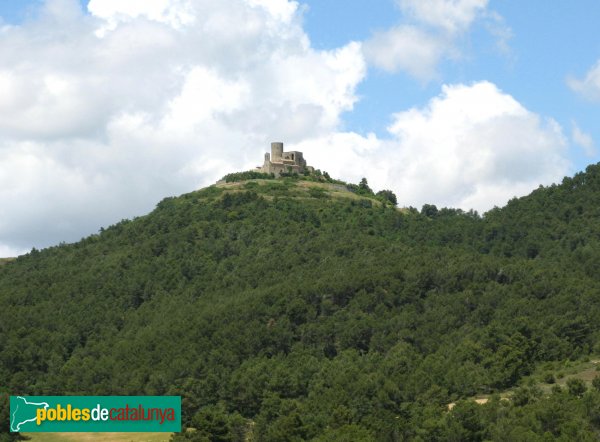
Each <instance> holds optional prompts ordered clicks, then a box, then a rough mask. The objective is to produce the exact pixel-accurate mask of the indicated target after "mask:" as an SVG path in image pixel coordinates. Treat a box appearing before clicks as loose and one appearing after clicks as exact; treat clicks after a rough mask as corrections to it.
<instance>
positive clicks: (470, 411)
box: [0, 165, 600, 441]
mask: <svg viewBox="0 0 600 442" xmlns="http://www.w3.org/2000/svg"><path fill="white" fill-rule="evenodd" d="M364 185H366V181H365V182H364ZM340 186H341V185H340V184H319V183H310V182H306V181H299V180H298V179H297V178H294V177H286V178H284V179H277V180H253V181H246V182H237V183H230V184H227V185H223V186H211V187H209V188H206V189H203V190H200V191H197V192H192V193H189V194H186V195H183V196H181V197H177V198H167V199H165V200H163V201H161V202H160V203H159V204H158V206H157V207H156V209H155V210H154V211H153V212H152V213H150V214H149V215H147V216H144V217H140V218H137V219H134V220H132V221H122V222H120V223H118V224H116V225H114V226H111V227H109V228H107V229H105V230H104V229H103V230H102V231H101V232H100V233H99V234H96V235H92V236H90V237H88V238H86V239H83V240H82V241H80V242H78V243H75V244H69V245H60V246H57V247H53V248H49V249H45V250H41V251H37V250H33V251H32V252H31V253H29V254H27V255H25V256H21V257H18V258H17V259H16V260H14V261H11V262H8V263H5V264H4V265H2V266H0V380H1V382H0V392H6V393H10V394H95V395H110V394H122V395H134V394H148V395H163V394H175V395H181V396H182V397H183V413H184V425H185V426H188V427H192V428H195V429H196V431H193V432H186V433H183V434H181V435H176V436H174V439H175V440H215V441H226V440H231V441H243V440H255V441H287V440H289V441H297V440H317V441H350V440H352V441H370V440H377V441H400V440H439V441H445V440H448V441H450V440H452V441H467V440H473V441H477V440H498V441H519V440H522V441H535V440H540V441H541V440H544V441H545V440H554V439H556V440H597V439H598V438H599V437H600V385H599V384H600V381H598V382H594V386H586V385H585V384H580V385H575V384H576V382H571V383H570V385H569V388H560V387H555V388H554V389H553V390H552V392H551V393H544V392H543V391H542V390H540V389H539V388H538V387H537V386H535V385H533V384H530V383H527V382H523V381H522V380H523V378H524V377H529V379H531V376H530V375H531V374H532V373H534V372H535V373H537V372H539V370H541V369H543V367H555V366H557V365H560V364H563V363H564V361H568V360H576V359H581V358H585V357H586V356H587V357H590V355H594V354H598V353H600V165H594V166H590V167H588V169H587V170H586V172H585V173H580V174H578V175H576V176H575V177H573V178H565V179H564V181H563V183H562V184H560V185H553V186H551V187H547V188H539V189H538V190H536V191H534V192H533V193H532V194H531V195H529V196H527V197H524V198H520V199H514V200H512V201H510V202H509V203H508V205H507V206H506V207H504V208H498V209H494V210H492V211H490V212H488V213H487V214H485V216H483V217H480V216H479V215H478V214H476V213H473V212H469V213H464V212H462V211H460V210H454V209H445V208H437V207H435V206H431V205H426V206H424V207H423V208H422V209H421V210H416V209H412V208H409V209H403V210H399V209H398V208H396V207H394V206H393V205H392V204H390V203H387V202H386V200H385V198H381V197H380V198H375V196H374V195H372V194H369V192H361V188H360V186H353V187H352V186H351V190H353V191H354V192H355V193H352V192H345V191H341V190H340ZM363 187H364V186H363ZM380 196H381V195H380ZM398 200H399V202H400V205H401V204H402V195H401V194H400V195H398ZM599 374H600V373H599ZM547 375H548V379H547V380H548V382H550V379H549V376H550V375H552V373H548V374H547ZM515 386H519V388H517V390H515V391H516V392H515V394H514V397H513V399H510V400H500V398H499V396H492V400H491V401H490V402H488V403H487V404H485V405H477V404H475V403H474V402H471V401H459V400H460V399H466V398H469V397H472V396H474V395H477V394H492V393H495V392H500V391H504V390H506V389H507V388H510V387H515ZM586 390H587V391H586ZM454 401H458V404H457V405H456V406H455V407H454V408H453V409H452V410H451V411H448V404H449V403H450V402H454ZM6 407H7V404H6V402H5V401H3V402H2V403H1V404H0V419H1V421H0V428H2V429H4V430H5V429H6V426H7V422H8V420H7V418H5V417H6V415H7V410H6ZM1 437H2V436H0V438H1Z"/></svg>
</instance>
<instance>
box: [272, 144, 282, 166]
mask: <svg viewBox="0 0 600 442" xmlns="http://www.w3.org/2000/svg"><path fill="white" fill-rule="evenodd" d="M282 156H283V143H281V142H274V143H271V161H272V162H274V163H275V162H281V157H282Z"/></svg>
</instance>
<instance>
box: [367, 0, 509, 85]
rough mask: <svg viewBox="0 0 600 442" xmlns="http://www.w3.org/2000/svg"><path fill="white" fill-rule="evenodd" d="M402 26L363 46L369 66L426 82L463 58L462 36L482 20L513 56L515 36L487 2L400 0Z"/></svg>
mask: <svg viewBox="0 0 600 442" xmlns="http://www.w3.org/2000/svg"><path fill="white" fill-rule="evenodd" d="M397 4H398V6H399V7H400V10H401V11H402V19H401V21H400V22H399V24H398V25H396V26H394V27H392V28H390V29H387V30H384V31H377V32H374V33H373V35H372V36H371V37H370V38H369V39H368V40H367V41H366V42H365V44H364V53H365V57H366V59H367V60H368V61H369V63H370V64H371V65H373V66H375V67H377V68H379V69H383V70H384V71H387V72H392V73H395V72H399V71H403V72H406V73H408V74H409V75H411V76H412V77H414V78H416V79H418V80H420V81H422V82H427V81H430V80H432V79H433V78H434V77H436V74H437V71H436V69H437V66H438V65H439V63H440V62H441V61H442V60H444V59H460V58H462V55H463V54H462V53H461V52H462V51H461V48H460V42H461V36H463V35H464V34H465V33H467V32H468V31H469V29H470V28H471V27H472V26H473V24H474V23H475V22H476V21H477V20H480V21H482V22H483V23H484V24H485V27H486V29H487V30H488V33H489V34H490V35H491V36H492V37H493V38H494V39H495V40H496V46H497V48H498V49H499V50H500V52H502V53H503V54H509V53H510V49H509V46H508V40H509V39H510V38H511V37H512V31H511V30H510V28H508V27H507V26H506V25H505V23H504V20H503V18H502V16H501V15H500V14H498V13H497V12H495V11H491V10H489V9H488V7H487V6H488V0H397Z"/></svg>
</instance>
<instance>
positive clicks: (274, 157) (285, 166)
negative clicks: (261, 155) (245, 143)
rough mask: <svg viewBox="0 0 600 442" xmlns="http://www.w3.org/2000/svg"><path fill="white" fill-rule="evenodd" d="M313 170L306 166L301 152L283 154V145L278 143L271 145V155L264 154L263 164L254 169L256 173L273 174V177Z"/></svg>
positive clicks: (294, 151)
mask: <svg viewBox="0 0 600 442" xmlns="http://www.w3.org/2000/svg"><path fill="white" fill-rule="evenodd" d="M313 170H314V169H313V168H312V167H311V166H307V165H306V160H305V159H304V155H303V154H302V152H298V151H296V150H293V151H290V152H284V151H283V143H280V142H275V143H271V153H270V154H269V153H268V152H267V153H265V162H264V164H263V165H262V167H257V168H256V171H257V172H262V173H273V174H275V176H279V175H281V173H282V172H288V173H298V174H301V173H304V172H305V171H309V172H312V171H313Z"/></svg>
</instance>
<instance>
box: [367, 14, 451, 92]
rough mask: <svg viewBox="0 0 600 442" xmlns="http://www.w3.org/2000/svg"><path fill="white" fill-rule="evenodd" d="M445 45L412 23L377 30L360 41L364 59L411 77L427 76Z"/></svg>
mask: <svg viewBox="0 0 600 442" xmlns="http://www.w3.org/2000/svg"><path fill="white" fill-rule="evenodd" d="M447 49H448V47H447V46H446V43H445V41H444V40H443V39H441V38H437V37H435V36H433V35H430V34H429V33H427V32H425V31H422V30H420V29H419V28H417V27H415V26H397V27H395V28H392V29H389V30H387V31H384V32H378V33H375V34H374V35H373V37H371V39H369V40H368V41H367V42H366V43H365V44H364V53H365V56H366V58H367V60H368V61H369V62H370V63H371V64H373V65H374V66H377V67H378V68H381V69H383V70H385V71H388V72H398V71H405V72H408V73H409V74H410V75H412V76H413V77H415V78H419V79H422V80H430V79H432V78H433V77H434V75H435V70H436V66H437V64H438V62H439V61H440V58H441V57H442V56H443V55H444V53H445V52H446V51H447Z"/></svg>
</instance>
